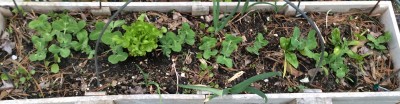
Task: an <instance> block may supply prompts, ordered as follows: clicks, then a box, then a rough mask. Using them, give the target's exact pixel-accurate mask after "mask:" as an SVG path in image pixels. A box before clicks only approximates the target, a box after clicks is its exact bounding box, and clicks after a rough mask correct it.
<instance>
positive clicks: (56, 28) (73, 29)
mask: <svg viewBox="0 0 400 104" xmlns="http://www.w3.org/2000/svg"><path fill="white" fill-rule="evenodd" d="M48 20H49V17H48V16H47V15H45V14H42V15H40V16H39V18H37V19H34V20H32V21H31V22H29V24H28V27H29V28H30V29H33V30H35V31H36V34H37V35H34V36H32V38H31V41H32V43H33V45H34V48H35V49H36V51H35V52H34V53H33V54H31V55H30V56H29V59H30V60H31V61H41V60H45V59H46V56H47V53H48V52H50V53H52V54H53V55H52V56H54V57H53V58H54V60H55V61H54V62H56V63H54V64H57V63H59V62H61V61H60V57H62V58H67V57H69V56H71V49H74V50H75V51H81V52H82V53H86V54H88V55H89V56H88V58H92V57H93V55H94V50H92V49H91V47H90V46H89V45H88V42H89V38H88V34H87V31H86V30H85V29H84V28H85V26H86V22H85V21H83V20H80V21H77V20H75V18H73V17H71V16H69V15H67V14H57V15H55V16H54V17H52V20H53V21H52V22H48ZM75 39H76V40H75ZM48 45H50V46H48ZM54 64H53V65H54ZM57 66H58V65H57ZM52 70H53V69H52ZM52 72H58V71H52Z"/></svg>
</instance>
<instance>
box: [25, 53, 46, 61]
mask: <svg viewBox="0 0 400 104" xmlns="http://www.w3.org/2000/svg"><path fill="white" fill-rule="evenodd" d="M44 59H46V52H45V51H37V52H36V53H34V54H31V55H29V60H31V61H40V60H44Z"/></svg>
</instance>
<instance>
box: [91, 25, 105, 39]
mask: <svg viewBox="0 0 400 104" xmlns="http://www.w3.org/2000/svg"><path fill="white" fill-rule="evenodd" d="M104 25H106V24H105V23H104V22H96V24H95V28H96V29H95V30H93V31H92V33H90V35H89V39H90V40H97V39H98V38H99V35H100V32H101V30H103V27H104ZM106 32H110V30H108V31H107V30H106ZM106 32H105V33H106Z"/></svg>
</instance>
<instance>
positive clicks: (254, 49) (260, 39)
mask: <svg viewBox="0 0 400 104" xmlns="http://www.w3.org/2000/svg"><path fill="white" fill-rule="evenodd" d="M268 43H269V42H268V41H267V40H264V36H263V35H262V34H261V33H258V35H257V37H256V41H255V42H254V43H253V46H248V47H246V50H247V51H248V52H250V53H253V54H256V55H259V53H258V50H260V49H261V48H262V47H264V46H266V45H267V44H268Z"/></svg>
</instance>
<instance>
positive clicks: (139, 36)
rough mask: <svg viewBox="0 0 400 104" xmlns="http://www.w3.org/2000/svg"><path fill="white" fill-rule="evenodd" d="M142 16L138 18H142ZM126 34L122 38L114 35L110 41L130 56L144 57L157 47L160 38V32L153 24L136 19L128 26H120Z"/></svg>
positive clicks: (143, 15)
mask: <svg viewBox="0 0 400 104" xmlns="http://www.w3.org/2000/svg"><path fill="white" fill-rule="evenodd" d="M144 17H145V14H142V15H141V17H139V18H144ZM122 29H124V30H125V31H126V32H125V33H124V35H123V36H118V35H114V36H113V37H112V41H113V42H115V43H116V44H117V45H121V46H122V47H124V48H127V49H128V51H129V54H130V55H131V56H144V55H146V53H147V52H151V51H153V50H154V49H155V48H157V47H158V45H157V42H158V38H159V37H162V31H161V30H160V29H158V28H156V27H155V26H154V25H153V24H150V23H148V22H145V21H144V20H143V19H138V20H137V21H135V22H133V23H132V24H131V25H130V26H127V25H122Z"/></svg>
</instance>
